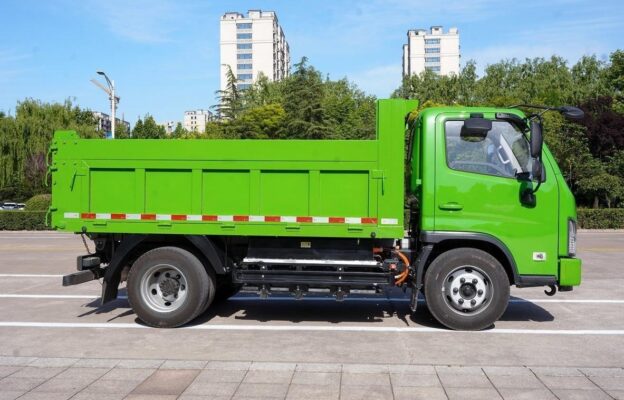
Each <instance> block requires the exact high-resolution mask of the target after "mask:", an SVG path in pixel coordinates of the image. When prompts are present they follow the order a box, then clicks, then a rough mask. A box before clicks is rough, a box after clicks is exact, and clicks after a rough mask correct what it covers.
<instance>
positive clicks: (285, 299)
mask: <svg viewBox="0 0 624 400" xmlns="http://www.w3.org/2000/svg"><path fill="white" fill-rule="evenodd" d="M0 298H5V299H61V300H62V299H98V298H100V295H98V294H93V295H90V294H23V293H0ZM117 298H118V299H122V300H124V299H127V298H128V296H123V295H122V296H117ZM256 300H257V301H265V302H271V301H275V302H280V301H283V302H293V303H294V302H298V301H328V302H335V301H336V299H334V298H333V297H304V298H303V299H300V300H297V299H295V298H293V297H272V298H271V297H269V298H268V299H262V298H260V297H257V296H239V297H230V298H229V299H228V301H256ZM344 301H349V302H363V303H366V302H384V301H392V302H398V303H409V301H410V300H409V299H406V298H402V297H401V298H396V297H390V298H387V297H377V298H375V297H350V298H349V297H347V298H345V299H344ZM418 302H419V303H425V299H418ZM509 303H510V304H524V303H569V304H575V303H576V304H624V300H607V299H595V300H592V299H560V300H557V299H510V300H509Z"/></svg>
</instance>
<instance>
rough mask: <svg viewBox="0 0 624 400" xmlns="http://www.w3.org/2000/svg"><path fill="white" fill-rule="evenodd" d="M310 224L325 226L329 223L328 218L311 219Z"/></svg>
mask: <svg viewBox="0 0 624 400" xmlns="http://www.w3.org/2000/svg"><path fill="white" fill-rule="evenodd" d="M312 222H314V223H315V224H327V223H329V217H312Z"/></svg>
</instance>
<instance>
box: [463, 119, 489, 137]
mask: <svg viewBox="0 0 624 400" xmlns="http://www.w3.org/2000/svg"><path fill="white" fill-rule="evenodd" d="M491 130H492V121H491V120H489V119H485V118H480V117H472V118H468V119H467V120H465V121H464V125H462V127H461V131H460V132H459V135H460V137H461V138H462V139H472V140H474V139H477V140H479V141H481V140H485V138H486V136H487V134H488V132H489V131H491Z"/></svg>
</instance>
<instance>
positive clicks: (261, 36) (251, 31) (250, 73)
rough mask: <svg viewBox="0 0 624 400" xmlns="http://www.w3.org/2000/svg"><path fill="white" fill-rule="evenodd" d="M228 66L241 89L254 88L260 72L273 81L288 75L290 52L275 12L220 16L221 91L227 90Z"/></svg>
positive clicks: (250, 12)
mask: <svg viewBox="0 0 624 400" xmlns="http://www.w3.org/2000/svg"><path fill="white" fill-rule="evenodd" d="M227 66H230V67H231V68H232V72H234V75H235V76H236V77H237V78H238V83H237V87H238V88H239V89H246V88H248V87H249V86H251V84H252V83H253V82H254V81H255V80H256V79H257V78H258V75H259V74H260V73H262V74H264V75H266V76H267V77H268V78H269V80H273V81H277V80H280V79H282V78H284V77H286V76H288V73H289V69H290V49H289V48H288V42H287V41H286V37H285V36H284V31H283V30H282V28H281V26H280V25H279V23H278V21H277V15H276V14H275V12H273V11H261V10H249V11H248V13H247V16H245V15H243V14H240V13H237V12H227V13H225V14H224V15H223V16H222V17H221V90H225V89H226V87H227Z"/></svg>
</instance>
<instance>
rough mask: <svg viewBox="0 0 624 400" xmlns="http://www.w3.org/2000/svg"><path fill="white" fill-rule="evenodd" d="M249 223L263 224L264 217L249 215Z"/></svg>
mask: <svg viewBox="0 0 624 400" xmlns="http://www.w3.org/2000/svg"><path fill="white" fill-rule="evenodd" d="M249 222H264V215H250V216H249Z"/></svg>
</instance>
